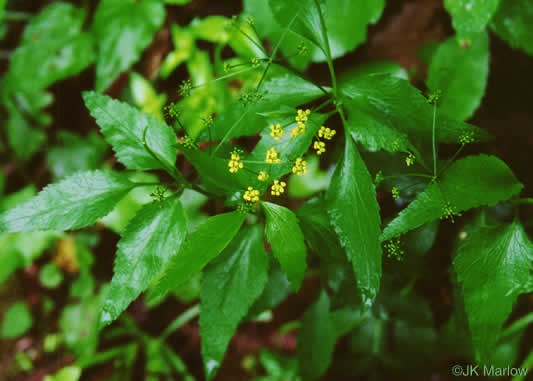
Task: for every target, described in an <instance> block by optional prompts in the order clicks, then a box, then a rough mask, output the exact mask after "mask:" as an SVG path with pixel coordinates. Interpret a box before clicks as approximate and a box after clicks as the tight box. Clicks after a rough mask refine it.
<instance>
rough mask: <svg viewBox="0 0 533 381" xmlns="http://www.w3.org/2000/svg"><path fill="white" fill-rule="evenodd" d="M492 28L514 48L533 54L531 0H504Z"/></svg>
mask: <svg viewBox="0 0 533 381" xmlns="http://www.w3.org/2000/svg"><path fill="white" fill-rule="evenodd" d="M490 26H491V29H492V30H493V32H494V33H496V34H497V35H498V36H499V37H500V38H502V39H504V40H505V41H507V42H508V43H509V44H510V45H511V46H512V47H513V48H520V49H523V50H524V51H525V52H526V53H527V54H529V55H533V42H532V40H531V34H532V33H533V3H532V2H531V1H529V0H514V1H502V4H501V5H500V7H499V9H498V11H497V12H496V14H495V15H494V17H493V19H492V22H491V25H490Z"/></svg>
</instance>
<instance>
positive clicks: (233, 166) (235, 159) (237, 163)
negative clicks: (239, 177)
mask: <svg viewBox="0 0 533 381" xmlns="http://www.w3.org/2000/svg"><path fill="white" fill-rule="evenodd" d="M228 167H229V171H230V172H231V173H236V172H238V171H239V169H241V168H242V167H243V164H242V162H241V157H240V156H239V155H237V154H236V153H232V154H231V160H230V161H229V163H228Z"/></svg>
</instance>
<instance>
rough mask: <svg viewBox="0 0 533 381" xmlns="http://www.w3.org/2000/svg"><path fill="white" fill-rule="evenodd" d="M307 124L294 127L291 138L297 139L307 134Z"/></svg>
mask: <svg viewBox="0 0 533 381" xmlns="http://www.w3.org/2000/svg"><path fill="white" fill-rule="evenodd" d="M305 127H306V126H305V124H303V123H302V124H298V125H297V126H296V127H294V128H293V129H292V131H291V138H295V137H297V136H298V135H303V134H305Z"/></svg>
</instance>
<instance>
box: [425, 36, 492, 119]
mask: <svg viewBox="0 0 533 381" xmlns="http://www.w3.org/2000/svg"><path fill="white" fill-rule="evenodd" d="M488 75H489V39H488V34H487V33H485V32H484V33H480V34H479V35H477V37H476V38H474V39H472V41H471V43H470V45H469V46H468V47H462V46H461V45H460V43H459V41H458V40H457V38H456V37H452V38H450V39H448V40H447V41H445V42H443V43H442V44H441V45H440V46H439V47H438V48H437V50H436V51H435V53H434V54H433V56H432V58H431V63H430V65H429V69H428V78H427V85H428V87H429V89H430V90H433V91H437V90H441V91H442V95H441V97H440V99H439V110H442V111H444V112H445V113H447V114H449V115H451V116H453V117H455V118H457V119H460V120H466V119H468V118H470V117H471V116H472V114H473V113H474V111H476V109H477V108H478V107H479V105H480V103H481V99H482V98H483V95H484V94H485V88H486V87H487V78H488Z"/></svg>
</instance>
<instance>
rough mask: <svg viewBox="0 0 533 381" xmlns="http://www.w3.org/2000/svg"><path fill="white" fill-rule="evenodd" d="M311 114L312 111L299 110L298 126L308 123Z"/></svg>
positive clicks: (297, 116)
mask: <svg viewBox="0 0 533 381" xmlns="http://www.w3.org/2000/svg"><path fill="white" fill-rule="evenodd" d="M310 114H311V110H305V111H304V110H298V115H296V121H297V122H298V124H300V123H302V124H303V122H307V120H308V119H309V115H310Z"/></svg>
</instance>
